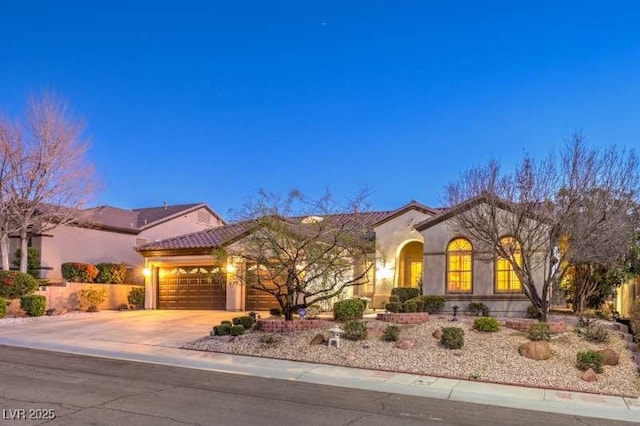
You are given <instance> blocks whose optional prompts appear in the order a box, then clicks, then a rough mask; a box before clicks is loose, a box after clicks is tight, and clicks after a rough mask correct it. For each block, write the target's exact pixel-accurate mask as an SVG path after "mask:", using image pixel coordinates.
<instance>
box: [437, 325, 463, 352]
mask: <svg viewBox="0 0 640 426" xmlns="http://www.w3.org/2000/svg"><path fill="white" fill-rule="evenodd" d="M440 343H441V344H442V346H444V347H445V348H447V349H460V348H462V347H463V346H464V330H463V329H461V328H460V327H443V328H442V337H441V338H440Z"/></svg>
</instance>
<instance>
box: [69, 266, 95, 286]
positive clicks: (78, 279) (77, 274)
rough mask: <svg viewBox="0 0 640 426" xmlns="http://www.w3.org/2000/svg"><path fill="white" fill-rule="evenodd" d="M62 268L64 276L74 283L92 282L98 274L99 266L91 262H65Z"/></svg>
mask: <svg viewBox="0 0 640 426" xmlns="http://www.w3.org/2000/svg"><path fill="white" fill-rule="evenodd" d="M60 269H61V271H62V277H63V278H64V279H65V280H67V281H71V282H74V283H92V282H93V280H95V279H96V277H97V276H98V268H96V267H95V265H92V264H91V263H79V262H69V263H63V264H62V267H61V268H60Z"/></svg>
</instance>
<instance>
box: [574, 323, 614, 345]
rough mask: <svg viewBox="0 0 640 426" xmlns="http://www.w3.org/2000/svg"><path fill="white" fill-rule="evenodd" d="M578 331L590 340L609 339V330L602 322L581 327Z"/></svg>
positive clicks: (597, 341)
mask: <svg viewBox="0 0 640 426" xmlns="http://www.w3.org/2000/svg"><path fill="white" fill-rule="evenodd" d="M577 331H578V333H579V334H580V335H582V337H584V338H585V339H586V340H588V341H589V342H596V343H606V342H608V341H609V330H607V329H606V328H605V327H604V326H602V325H600V324H593V325H590V326H589V327H584V328H579V329H577Z"/></svg>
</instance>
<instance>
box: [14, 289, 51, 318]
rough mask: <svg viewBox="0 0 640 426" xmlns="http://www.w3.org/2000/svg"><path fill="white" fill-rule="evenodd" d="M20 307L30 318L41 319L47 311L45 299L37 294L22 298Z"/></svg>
mask: <svg viewBox="0 0 640 426" xmlns="http://www.w3.org/2000/svg"><path fill="white" fill-rule="evenodd" d="M20 307H21V308H22V309H23V310H24V311H25V312H26V313H27V314H29V315H30V316H32V317H41V316H43V315H44V313H45V312H46V311H47V298H46V297H44V296H41V295H39V294H29V295H26V296H22V297H21V298H20Z"/></svg>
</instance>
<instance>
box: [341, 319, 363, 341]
mask: <svg viewBox="0 0 640 426" xmlns="http://www.w3.org/2000/svg"><path fill="white" fill-rule="evenodd" d="M344 337H345V339H349V340H365V339H366V338H367V325H366V324H365V323H364V322H363V321H347V322H346V323H345V325H344Z"/></svg>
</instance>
